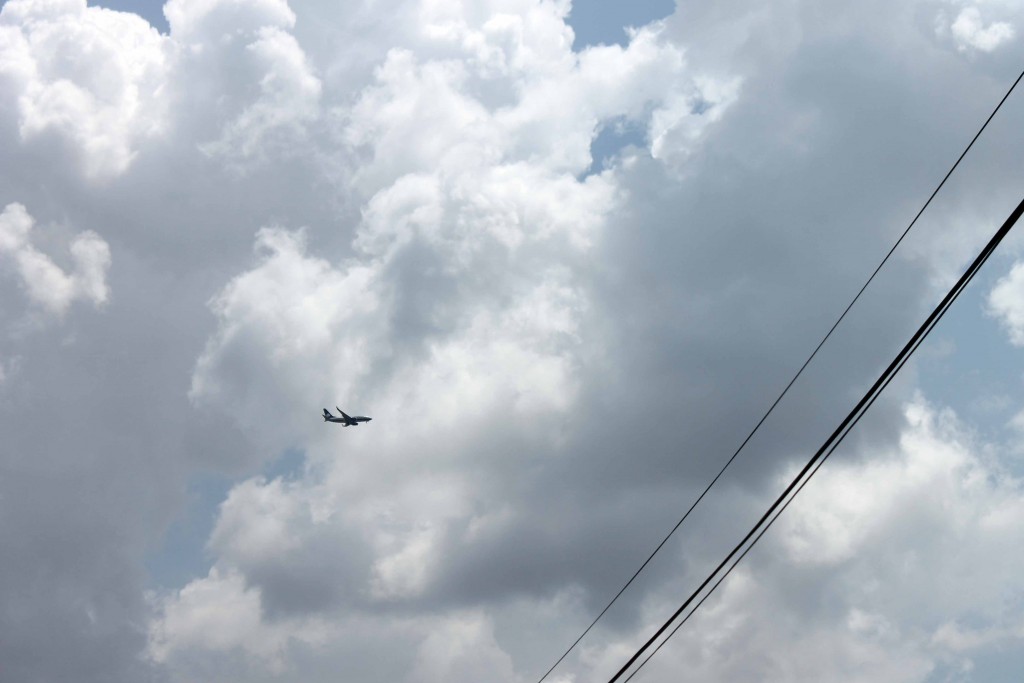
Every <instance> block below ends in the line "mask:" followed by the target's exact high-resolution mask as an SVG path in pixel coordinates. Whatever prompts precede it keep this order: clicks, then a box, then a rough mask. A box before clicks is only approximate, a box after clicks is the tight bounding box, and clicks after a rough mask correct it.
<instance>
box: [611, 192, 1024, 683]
mask: <svg viewBox="0 0 1024 683" xmlns="http://www.w3.org/2000/svg"><path fill="white" fill-rule="evenodd" d="M1022 213H1024V200H1022V201H1021V202H1020V204H1018V205H1017V208H1016V209H1014V210H1013V212H1012V213H1011V214H1010V216H1009V217H1008V218H1007V219H1006V221H1005V222H1004V223H1003V225H1002V226H1001V227H1000V228H999V230H997V231H996V233H995V234H994V235H993V236H992V239H990V240H989V242H988V244H986V245H985V248H984V249H982V250H981V253H979V254H978V256H977V257H976V258H975V259H974V261H973V262H972V263H971V265H970V266H968V268H967V270H966V271H964V274H963V275H961V276H960V279H959V280H957V282H956V284H955V285H953V287H952V289H950V290H949V292H947V293H946V296H944V297H943V298H942V301H941V302H939V304H938V306H936V307H935V309H934V310H933V311H932V312H931V314H930V315H929V316H928V318H927V319H926V320H925V321H924V323H922V325H921V327H919V328H918V330H917V332H915V333H914V336H912V337H911V338H910V341H908V342H907V343H906V345H905V346H904V347H903V349H902V350H901V351H900V352H899V354H897V356H896V358H894V359H893V361H892V362H891V363H889V366H888V367H887V368H886V369H885V370H884V371H883V372H882V374H881V375H880V376H879V377H878V379H877V380H875V383H874V384H872V385H871V388H870V389H868V391H867V393H865V394H864V396H863V397H862V398H861V399H860V401H858V402H857V405H856V406H854V408H853V410H851V411H850V413H849V414H848V415H847V416H846V417H845V418H844V419H843V421H842V422H841V423H840V424H839V426H838V427H836V429H835V431H833V432H832V434H831V435H830V436H829V437H828V439H826V440H825V443H824V444H822V446H821V448H819V449H818V450H817V452H816V453H815V454H814V455H813V456H812V457H811V459H810V460H809V461H808V462H807V464H806V465H804V467H803V469H801V470H800V472H799V473H798V474H797V475H796V477H794V478H793V481H791V482H790V483H789V485H788V486H787V487H786V489H785V490H784V491H783V492H782V493H781V494H780V495H779V497H778V498H777V499H776V500H775V502H774V503H772V505H771V507H769V508H768V510H767V511H766V512H765V513H764V515H762V516H761V519H759V520H758V521H757V523H756V524H755V525H754V526H753V528H751V530H750V531H749V532H747V535H746V536H744V537H743V540H742V541H740V542H739V544H738V545H737V546H736V547H735V548H733V550H732V551H731V552H730V553H729V554H728V555H727V556H726V558H725V559H724V560H722V562H721V563H719V565H718V566H717V567H716V568H715V569H714V571H712V572H711V574H709V575H708V577H707V578H706V579H704V581H703V582H702V583H701V585H700V586H698V587H697V590H695V591H694V592H693V593H692V594H691V595H690V597H689V598H687V599H686V601H685V602H683V604H682V605H681V606H680V607H679V609H677V610H676V611H675V612H674V613H673V614H672V616H671V617H669V619H668V620H667V621H666V622H665V623H664V624H662V626H661V628H659V629H658V630H657V631H656V632H655V633H654V635H653V636H651V637H650V638H649V639H648V640H647V642H646V643H644V645H643V646H642V647H640V649H638V650H637V651H636V652H635V653H634V654H633V656H632V657H630V658H629V661H627V662H626V663H625V664H624V665H623V666H622V668H621V669H619V671H618V673H616V674H615V675H614V676H612V678H611V679H609V681H608V683H615V681H617V680H619V678H621V677H622V675H623V674H624V673H625V672H626V671H628V670H629V668H630V667H631V666H632V665H633V663H634V662H636V660H637V659H639V658H640V656H641V655H643V653H644V652H645V651H646V650H647V649H648V648H649V647H650V646H651V644H653V643H654V642H655V641H656V640H657V639H658V638H659V637H660V636H661V635H662V634H663V633H664V632H665V631H666V630H667V629H668V627H669V626H671V625H672V623H673V622H674V621H675V620H676V619H677V618H678V617H679V615H680V614H682V613H683V612H684V611H685V610H686V608H687V607H689V606H690V604H691V603H692V602H693V601H694V600H695V599H696V598H697V596H698V595H700V594H701V592H702V591H703V590H704V589H705V588H706V587H707V586H708V584H709V583H711V581H712V580H713V579H714V578H715V577H716V576H717V575H718V574H719V572H721V571H722V569H723V568H724V567H725V566H726V565H728V564H729V563H730V562H731V561H732V559H733V558H734V557H736V556H737V554H739V553H740V551H741V550H743V548H744V546H746V545H747V543H748V542H750V540H751V538H753V537H754V536H755V534H757V538H755V539H754V541H753V542H752V543H750V546H749V547H747V549H746V550H744V551H743V554H744V555H745V554H746V553H747V552H748V551H749V550H750V548H751V547H753V545H754V544H755V543H757V540H759V539H760V538H761V536H763V535H764V532H765V531H767V529H768V527H769V526H770V525H771V523H772V522H774V521H775V519H778V515H779V514H781V513H782V509H784V508H785V506H788V504H789V503H788V502H787V498H789V496H790V494H791V493H792V495H793V497H795V496H796V494H797V493H799V489H797V487H798V486H799V487H800V488H803V486H804V484H806V482H807V481H809V480H810V478H811V477H813V476H814V474H815V473H816V472H817V470H818V469H819V468H820V467H821V465H822V464H823V463H824V462H825V459H826V458H827V457H828V456H829V455H831V454H832V452H833V451H834V450H835V448H836V447H837V446H838V445H839V444H840V443H842V441H843V439H845V438H846V436H847V435H848V434H849V433H850V431H851V430H852V429H853V427H854V425H856V424H857V422H859V421H860V418H861V417H863V416H864V414H865V413H866V412H867V410H868V408H870V407H871V405H872V404H874V402H875V400H876V399H877V398H878V396H879V395H881V393H882V391H883V390H884V389H885V387H887V386H888V385H889V382H891V381H892V379H893V378H894V377H895V376H896V374H897V373H898V372H899V371H900V369H901V368H902V367H903V365H904V364H906V362H907V360H909V358H910V356H911V355H912V354H913V353H914V351H916V350H917V347H918V346H920V345H921V342H923V341H924V340H925V338H927V337H928V335H929V334H930V333H931V331H932V329H934V327H935V325H936V324H937V323H938V322H939V320H941V319H942V317H943V316H944V315H945V314H946V311H948V310H949V307H950V306H951V305H952V304H953V302H954V301H955V300H956V299H957V297H959V296H960V292H961V291H962V290H963V289H964V287H966V286H967V284H968V283H969V282H970V281H971V280H972V279H974V276H975V275H976V274H977V272H978V271H979V270H980V269H981V267H982V266H983V265H984V264H985V262H986V261H987V260H988V258H989V256H991V255H992V252H993V251H995V248H996V247H997V246H999V243H1000V242H1002V241H1003V238H1004V237H1006V235H1007V234H1008V233H1009V232H1010V229H1011V228H1013V225H1014V224H1015V223H1016V222H1017V219H1018V218H1020V216H1021V214H1022ZM823 456H824V457H823ZM808 472H810V475H808ZM805 477H806V479H805ZM801 481H803V483H801ZM794 489H797V491H796V492H794ZM789 500H792V498H789ZM780 506H781V507H780ZM776 511H778V512H776ZM769 520H771V521H769ZM766 522H767V524H766ZM762 527H763V528H762ZM759 531H760V533H758V532H759ZM740 559H742V555H741V556H740V557H739V558H737V560H736V562H735V563H733V565H732V567H730V568H729V572H731V571H732V568H734V567H735V566H736V564H738V563H739V560H740ZM729 572H726V574H725V575H723V576H722V579H724V578H725V576H727V575H728V573H729ZM720 583H721V579H720V580H719V581H718V583H716V584H715V587H717V586H718V585H719V584H720ZM712 590H714V588H712ZM705 597H706V596H705ZM701 602H703V600H702V601H701ZM699 606H700V603H698V605H697V607H699ZM697 607H694V610H693V611H696V609H697ZM692 613H693V612H691V614H692ZM674 632H675V631H673V633H674ZM670 637H671V634H669V638H670ZM667 640H668V638H666V641H667ZM659 647H660V646H659ZM651 656H653V653H652V655H651ZM649 660H650V657H648V659H647V660H644V663H646V662H647V661H649ZM641 666H642V665H641ZM627 680H628V679H627Z"/></svg>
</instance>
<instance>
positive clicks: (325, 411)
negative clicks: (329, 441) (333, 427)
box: [324, 408, 331, 422]
mask: <svg viewBox="0 0 1024 683" xmlns="http://www.w3.org/2000/svg"><path fill="white" fill-rule="evenodd" d="M329 417H331V414H330V413H329V412H327V408H324V422H327V418H329Z"/></svg>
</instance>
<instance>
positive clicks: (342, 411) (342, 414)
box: [335, 406, 352, 420]
mask: <svg viewBox="0 0 1024 683" xmlns="http://www.w3.org/2000/svg"><path fill="white" fill-rule="evenodd" d="M335 407H336V408H337V406H335ZM338 412H339V413H341V416H342V417H343V418H345V419H346V420H351V419H352V418H351V417H349V416H348V415H346V414H345V411H344V410H342V409H341V408H338Z"/></svg>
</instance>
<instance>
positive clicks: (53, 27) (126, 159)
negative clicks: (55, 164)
mask: <svg viewBox="0 0 1024 683" xmlns="http://www.w3.org/2000/svg"><path fill="white" fill-rule="evenodd" d="M171 57H172V52H171V47H170V45H169V42H168V40H167V39H166V38H165V37H163V36H161V35H160V34H159V33H158V32H157V31H156V30H155V29H154V28H152V27H151V26H150V25H149V24H148V23H147V22H146V21H145V20H143V19H141V18H139V17H138V16H136V15H133V14H128V13H123V12H113V11H110V10H105V9H102V8H99V7H86V0H62V1H60V2H45V3H42V2H35V1H33V0H11V1H10V2H7V3H5V4H4V6H3V9H2V10H0V87H2V88H3V97H4V101H5V103H7V104H8V106H10V105H13V106H11V109H10V111H11V114H13V115H14V116H15V117H16V123H17V129H18V132H19V134H20V136H21V139H22V140H24V141H25V142H33V141H37V140H42V139H44V138H45V137H46V135H47V134H49V133H52V134H54V135H55V136H57V137H58V138H59V139H60V140H62V141H63V142H64V143H66V144H67V145H68V147H69V148H70V149H71V150H72V153H73V155H74V158H75V159H76V160H77V163H78V164H79V165H80V166H81V168H82V169H83V171H84V173H85V175H87V176H88V177H90V178H96V179H108V178H110V177H112V176H115V175H117V174H119V173H122V172H124V170H125V169H126V168H128V166H129V164H131V162H132V160H133V159H134V158H135V156H136V153H137V148H138V146H139V144H140V143H141V142H142V141H144V140H146V139H147V138H150V137H152V136H155V135H158V134H159V133H160V132H161V131H162V130H163V128H164V126H165V122H166V115H167V111H166V105H167V103H166V99H165V98H164V97H163V95H162V91H163V90H164V88H165V84H166V79H167V71H168V68H169V64H170V61H171ZM6 109H7V107H3V108H0V111H3V110H6ZM6 113H7V112H6V111H4V114H6Z"/></svg>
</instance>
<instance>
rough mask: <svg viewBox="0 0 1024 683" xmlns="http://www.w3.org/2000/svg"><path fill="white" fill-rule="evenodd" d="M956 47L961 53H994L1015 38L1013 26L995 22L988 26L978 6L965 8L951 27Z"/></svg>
mask: <svg viewBox="0 0 1024 683" xmlns="http://www.w3.org/2000/svg"><path fill="white" fill-rule="evenodd" d="M949 30H950V32H951V33H952V36H953V41H954V42H955V43H956V47H957V49H958V50H960V51H961V52H964V51H967V50H978V51H980V52H992V51H993V50H995V49H996V48H998V47H999V46H1000V45H1002V44H1003V43H1005V42H1006V41H1008V40H1010V39H1011V38H1013V36H1014V30H1013V26H1012V25H1011V24H1009V23H1008V22H1005V21H993V22H989V23H988V24H987V25H986V24H985V22H984V20H983V19H982V17H981V10H980V9H979V8H978V7H976V6H971V7H965V8H964V9H962V10H960V13H959V14H958V15H957V16H956V19H954V20H953V23H952V24H951V25H950V27H949Z"/></svg>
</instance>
